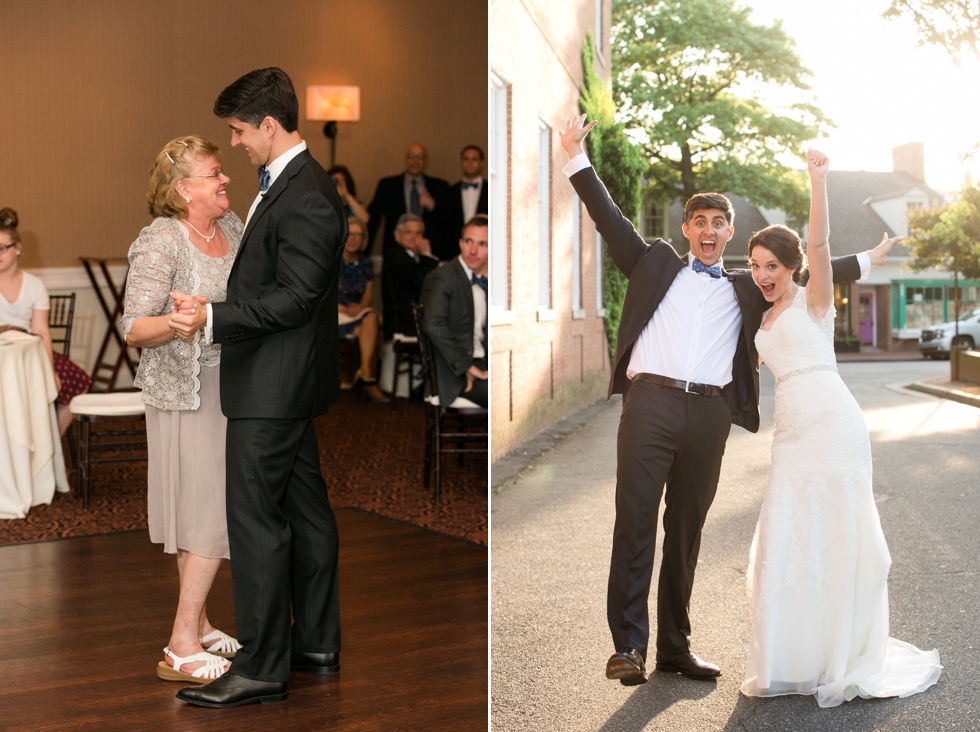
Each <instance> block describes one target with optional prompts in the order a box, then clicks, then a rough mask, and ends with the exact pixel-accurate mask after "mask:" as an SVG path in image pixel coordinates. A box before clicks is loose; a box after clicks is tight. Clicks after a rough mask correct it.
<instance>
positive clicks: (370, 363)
mask: <svg viewBox="0 0 980 732" xmlns="http://www.w3.org/2000/svg"><path fill="white" fill-rule="evenodd" d="M348 225H349V227H350V235H349V237H348V239H347V244H346V245H345V246H344V256H343V258H342V259H341V262H340V287H339V298H338V315H337V317H338V320H339V321H340V340H346V339H348V338H356V339H357V342H358V345H359V346H360V351H361V367H360V368H359V369H358V370H357V373H356V374H355V375H354V381H355V383H360V384H362V385H363V388H364V395H365V396H366V397H367V398H368V399H369V400H370V401H372V402H376V403H379V404H384V403H387V402H388V401H389V400H388V398H387V397H386V396H385V395H384V394H382V393H381V390H380V389H379V388H378V379H377V377H376V376H375V375H374V372H373V369H374V362H375V360H376V354H377V347H378V331H379V325H380V322H381V318H380V315H379V314H378V311H377V310H375V309H374V308H372V307H371V301H372V299H373V297H374V262H372V261H371V257H370V256H368V255H367V254H365V253H364V248H365V247H366V246H367V225H366V224H365V223H364V221H363V220H361V219H359V218H357V217H356V216H352V217H351V218H350V219H348Z"/></svg>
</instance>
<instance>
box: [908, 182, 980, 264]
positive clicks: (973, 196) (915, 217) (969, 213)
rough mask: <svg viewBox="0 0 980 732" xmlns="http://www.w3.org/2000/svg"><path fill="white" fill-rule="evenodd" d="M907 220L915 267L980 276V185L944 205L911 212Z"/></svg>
mask: <svg viewBox="0 0 980 732" xmlns="http://www.w3.org/2000/svg"><path fill="white" fill-rule="evenodd" d="M908 223H909V239H908V240H906V242H905V243H906V245H908V246H909V247H910V248H911V249H912V261H911V262H910V266H911V267H912V269H914V270H915V271H917V272H920V271H922V270H924V269H930V268H937V269H946V270H949V271H951V272H958V273H959V274H961V275H963V276H964V277H966V278H967V279H971V280H977V279H980V187H968V188H964V189H963V191H962V192H961V196H960V198H959V199H958V200H957V201H955V202H954V203H951V204H948V205H946V206H943V207H941V208H932V209H917V210H914V211H909V212H908Z"/></svg>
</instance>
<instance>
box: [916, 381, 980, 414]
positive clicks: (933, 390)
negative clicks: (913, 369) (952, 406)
mask: <svg viewBox="0 0 980 732" xmlns="http://www.w3.org/2000/svg"><path fill="white" fill-rule="evenodd" d="M905 388H906V389H912V390H914V391H921V392H922V393H924V394H931V395H932V396H937V397H939V398H940V399H949V400H950V401H954V402H960V403H961V404H969V405H970V406H971V407H977V408H980V396H977V395H976V394H969V393H967V392H965V391H960V390H959V389H947V388H945V387H942V386H936V385H935V384H928V383H926V382H924V381H914V382H912V383H911V384H906V385H905Z"/></svg>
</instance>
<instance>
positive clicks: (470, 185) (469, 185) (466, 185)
mask: <svg viewBox="0 0 980 732" xmlns="http://www.w3.org/2000/svg"><path fill="white" fill-rule="evenodd" d="M462 183H463V190H464V191H465V190H466V189H467V188H479V187H480V184H479V182H477V183H468V182H467V181H465V180H464V181H462Z"/></svg>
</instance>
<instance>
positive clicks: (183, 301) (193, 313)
mask: <svg viewBox="0 0 980 732" xmlns="http://www.w3.org/2000/svg"><path fill="white" fill-rule="evenodd" d="M170 299H171V300H173V301H174V311H173V312H172V313H171V314H170V320H169V321H168V322H167V325H169V326H170V330H172V331H173V333H174V335H175V336H178V337H180V338H183V339H184V340H185V341H189V340H191V339H192V338H194V334H195V333H197V331H199V330H201V328H203V327H204V326H205V325H207V322H208V309H207V308H206V307H205V306H204V304H205V303H206V302H207V301H208V299H207V298H206V297H202V296H201V295H185V294H184V293H183V292H171V293H170Z"/></svg>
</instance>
